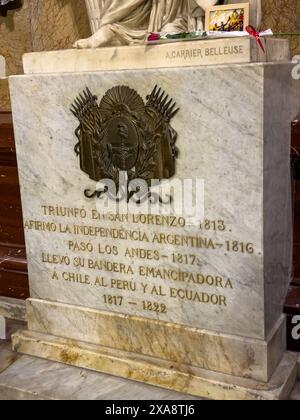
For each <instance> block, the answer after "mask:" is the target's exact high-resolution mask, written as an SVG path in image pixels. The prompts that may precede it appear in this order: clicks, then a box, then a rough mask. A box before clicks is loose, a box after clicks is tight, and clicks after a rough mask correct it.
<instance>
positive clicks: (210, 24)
mask: <svg viewBox="0 0 300 420" xmlns="http://www.w3.org/2000/svg"><path fill="white" fill-rule="evenodd" d="M249 10H250V9H249V3H235V4H228V5H224V6H213V7H209V8H208V9H206V14H205V30H206V31H207V32H214V31H219V32H221V31H222V32H232V31H245V30H246V27H247V26H248V25H249Z"/></svg>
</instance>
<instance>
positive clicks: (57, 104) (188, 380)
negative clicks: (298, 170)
mask: <svg viewBox="0 0 300 420" xmlns="http://www.w3.org/2000/svg"><path fill="white" fill-rule="evenodd" d="M132 51H133V52H132V54H133V64H132V65H133V66H134V65H135V61H134V54H135V53H134V49H133V50H132ZM76 53H77V52H76ZM54 54H55V53H54ZM74 54H75V53H74ZM81 54H85V57H86V59H87V60H88V57H89V55H90V54H91V53H90V52H85V53H84V52H82V53H81ZM93 54H94V52H93ZM50 57H51V54H50ZM33 60H36V62H37V63H38V66H42V63H43V61H42V60H43V58H42V57H41V56H40V55H37V56H35V58H34V57H33ZM39 60H41V61H39ZM66 61H67V59H66ZM111 61H112V62H113V58H112V59H111ZM129 63H130V57H128V66H129V65H130V64H129ZM49 68H50V67H49ZM34 69H37V67H36V66H35V64H34V63H33V67H32V69H31V70H32V72H31V71H30V68H28V67H27V73H28V74H25V75H24V76H16V77H11V78H10V91H11V97H12V107H13V116H14V128H15V137H16V145H17V155H18V167H19V175H20V184H21V192H22V207H23V217H24V227H25V235H26V250H27V258H28V269H29V281H30V289H31V299H30V300H28V301H27V320H28V331H26V332H21V333H18V334H16V335H15V336H14V337H13V346H14V349H15V350H16V351H18V352H20V353H24V354H27V355H31V356H37V357H41V358H46V359H50V360H54V361H59V362H63V363H66V364H70V365H75V366H80V367H85V368H89V369H92V370H96V371H101V372H105V373H110V374H113V375H117V376H122V377H124V378H130V379H134V380H137V381H142V382H146V383H149V384H153V385H157V386H160V387H165V388H169V389H174V390H176V391H180V392H184V393H189V394H193V395H196V396H201V397H205V398H212V399H213V398H214V399H235V398H236V399H285V398H288V394H289V392H290V391H291V390H292V388H293V386H294V383H295V380H296V375H297V364H296V356H294V355H291V354H288V353H286V352H285V348H286V335H285V322H284V318H283V315H282V310H283V303H284V300H285V297H286V292H287V289H288V287H289V283H290V280H291V275H292V270H291V268H292V266H291V262H292V214H291V209H292V206H291V177H290V161H289V156H290V124H291V121H292V120H293V118H294V116H295V115H296V114H297V112H298V110H299V86H298V84H297V82H296V81H295V80H293V78H292V76H291V75H292V70H293V65H292V64H291V63H288V62H283V63H259V64H254V63H253V64H237V65H218V66H206V67H205V66H202V67H201V66H194V67H188V68H169V69H163V68H160V69H156V70H145V69H143V70H128V71H96V72H95V71H90V72H85V71H82V72H77V73H66V72H64V71H62V72H59V69H57V72H56V73H51V74H34V73H35V70H34ZM29 73H32V74H29ZM156 85H158V86H159V87H160V88H161V89H162V90H163V91H165V92H166V94H168V95H170V97H172V98H173V99H174V101H175V102H176V103H177V106H178V108H180V111H178V112H177V113H176V115H173V118H172V121H171V124H172V126H166V127H165V126H164V124H165V122H164V121H169V117H168V114H167V116H166V117H167V118H165V119H164V120H163V121H162V120H159V121H160V125H161V124H163V127H165V128H166V130H165V131H161V132H159V133H157V135H155V136H154V134H155V132H153V131H152V130H154V129H152V128H151V127H152V124H149V121H150V120H149V118H150V117H151V115H153V113H154V115H157V114H156V111H157V110H159V112H163V110H164V107H165V105H166V100H165V102H164V103H162V102H163V99H162V98H163V97H162V96H161V93H160V99H159V98H157V99H156V100H154V105H155V106H154V107H152V105H151V103H152V102H151V101H150V102H149V104H148V105H147V109H146V111H145V108H144V103H143V101H146V100H150V99H151V95H150V94H151V92H152V90H153V88H154V87H155V86H156ZM86 88H89V90H90V92H92V95H95V96H97V97H98V99H97V101H98V102H97V105H96V108H97V109H99V113H100V115H99V113H98V110H97V109H96V110H95V108H93V109H94V114H93V117H91V119H90V121H92V129H93V127H94V126H95V127H97V129H98V131H96V133H95V134H94V137H95V138H94V137H93V138H92V139H91V138H90V135H89V131H88V130H87V132H86V133H85V134H86V135H85V136H83V138H81V140H82V143H81V146H82V150H84V151H86V149H85V147H84V145H86V148H87V146H89V148H90V149H88V148H87V150H90V151H91V153H90V154H89V152H87V153H86V154H85V153H83V155H84V156H82V158H83V159H82V161H80V159H79V156H78V155H77V154H76V151H77V152H79V151H80V150H78V146H76V143H77V142H78V139H77V138H76V134H75V133H77V135H78V133H79V131H78V124H79V121H77V118H75V117H74V115H73V114H72V112H71V110H70V108H71V106H72V104H73V103H74V101H75V99H76V98H77V97H78V95H79V94H80V93H82V92H83V91H84V90H85V89H86ZM128 88H129V90H128ZM133 90H135V92H136V93H134V92H133ZM124 91H125V93H126V94H125V95H124ZM137 95H138V96H137ZM149 95H150V96H149ZM86 98H87V96H86V97H85V98H84V97H83V96H82V97H81V99H79V102H77V106H81V105H82V104H83V102H84V101H85V99H86ZM146 98H148V99H146ZM90 100H95V98H94V96H92V97H91V96H89V101H90ZM99 102H100V103H101V105H100V107H99V105H98V103H99ZM89 106H93V105H92V104H91V103H90V104H89V105H88V106H85V107H83V112H84V113H85V112H86V110H87V109H89V108H88V107H89ZM145 106H146V105H145ZM155 107H156V108H155ZM173 110H174V108H173ZM129 111H130V113H131V114H130V115H131V118H132V121H133V122H134V121H135V118H138V120H137V121H138V122H137V127H138V128H137V130H138V131H137V133H140V130H142V133H144V134H142V135H141V136H140V135H139V139H138V147H137V148H136V147H133V146H132V144H131V143H130V144H129V146H128V144H127V143H126V144H127V146H126V145H125V146H126V149H125V151H126V150H127V149H128V150H131V153H134V151H135V150H138V153H139V155H138V156H139V157H138V158H137V159H142V158H143V162H144V161H146V160H147V162H148V164H149V163H150V162H151V161H154V163H156V162H157V164H162V166H163V162H164V159H166V162H167V165H166V166H163V168H164V169H165V168H171V166H170V163H171V157H170V155H169V154H170V150H171V151H172V152H174V153H173V155H172V156H173V157H174V155H175V154H176V153H175V149H174V148H172V147H173V146H174V144H172V142H170V138H171V139H172V141H173V142H174V141H175V143H176V147H177V148H178V150H179V153H178V159H176V162H175V166H176V168H175V176H174V177H173V178H175V179H176V180H177V181H179V182H184V181H185V180H189V179H192V180H193V181H195V180H203V183H204V196H205V198H204V203H203V207H204V209H203V211H204V218H203V217H202V216H203V215H202V216H201V217H199V219H197V217H195V218H193V219H191V218H189V217H188V209H187V208H185V209H184V210H182V213H180V216H181V218H180V219H179V218H178V216H179V215H175V214H174V212H173V210H172V209H169V210H170V219H163V220H161V219H159V218H156V217H152V218H148V217H147V216H149V214H148V213H145V214H144V215H141V218H138V219H136V217H133V211H132V210H131V211H127V212H125V213H122V214H115V213H114V212H113V213H112V214H111V213H110V214H108V213H107V211H106V209H105V205H104V203H103V201H101V200H100V199H99V197H97V194H96V195H92V197H91V196H89V195H86V194H85V191H87V190H90V191H95V190H96V188H97V182H96V181H94V179H92V178H90V177H89V176H88V174H87V173H86V172H87V168H86V166H85V164H87V166H88V167H89V169H90V168H91V166H92V164H94V163H95V165H96V164H97V165H100V166H101V164H105V162H106V165H107V172H105V173H108V175H109V174H110V173H111V172H110V168H111V166H110V165H111V164H110V163H109V162H115V158H116V159H117V157H118V156H119V155H118V153H120V152H122V153H123V152H124V144H123V143H122V144H121V146H120V144H119V143H118V141H117V140H118V139H119V137H118V136H121V134H122V133H119V132H118V131H114V130H111V129H109V130H106V131H105V130H104V129H103V124H105V121H107V120H106V118H108V119H109V118H113V120H112V121H113V122H115V124H119V123H120V120H118V119H117V120H115V119H114V118H116V117H115V115H117V116H118V117H117V118H119V117H120V115H119V114H118V113H121V116H122V115H123V113H125V115H127V114H126V113H128V112H129ZM133 111H134V112H133ZM102 114H103V115H102ZM140 115H141V116H140ZM123 117H124V115H123ZM116 121H117V122H116ZM122 121H123V124H125V128H126V127H127V131H128V133H130V135H132V137H130V138H134V135H133V134H132V133H135V131H133V130H134V128H133V127H131V125H130V121H131V120H130V119H129V120H128V118H127V117H124V120H122ZM124 121H125V122H124ZM128 121H129V122H128ZM150 122H151V121H150ZM126 124H127V125H128V126H127V125H126ZM119 125H120V124H119ZM160 125H159V126H158V127H160ZM87 126H88V129H89V130H90V129H91V126H90V124H89V122H88V123H87ZM114 127H115V125H112V126H111V127H110V128H114ZM134 127H135V126H134ZM149 127H150V128H149ZM119 128H120V127H119ZM103 133H104V134H103ZM114 133H115V134H114ZM165 133H167V134H168V136H165ZM175 133H177V136H176V135H174V134H175ZM102 134H103V135H105V136H106V137H105V139H106V140H105V141H103V140H102V137H101V136H102ZM125 134H126V130H125ZM143 136H144V137H147V138H149V137H150V138H151V139H153V142H154V141H155V142H156V144H155V146H156V147H155V148H154V147H152V148H150V147H149V148H148V149H147V145H146V146H145V144H144V143H143V141H144V140H143V138H144V137H143ZM115 137H116V138H115ZM107 138H108V140H107ZM128 138H129V134H128ZM84 141H86V143H84ZM108 141H109V142H111V143H109V142H108ZM101 142H102V143H101ZM95 144H96V146H95ZM99 144H100V146H103V147H104V146H107V147H106V148H105V150H107V153H109V159H111V160H110V161H109V162H107V159H106V160H105V158H103V156H104V155H105V153H106V152H101V153H102V154H100V155H99V154H98V153H97V150H94V148H97V147H99ZM119 146H120V147H119ZM120 148H121V150H120ZM115 150H117V151H116V152H115ZM145 150H149V151H150V152H151V155H149V156H148V158H147V159H146V158H145V157H143V156H144V155H143V154H144V153H145ZM93 152H95V153H93ZM111 153H112V155H111ZM115 153H116V154H115ZM128 153H129V152H128ZM86 156H88V157H89V160H88V161H86V159H84V158H86ZM99 156H100V157H99ZM101 156H102V158H101ZM167 158H168V159H167ZM97 159H98V160H99V161H98V160H97ZM117 161H118V162H119V160H118V159H117ZM124 162H125V163H126V153H125V157H124ZM117 164H118V163H117ZM138 164H139V163H138V161H137V164H136V166H138ZM171 169H172V168H171ZM164 173H165V172H164ZM169 175H170V174H169ZM145 176H146V175H145ZM177 185H178V183H177ZM202 192H203V191H198V190H197V191H194V192H193V195H192V197H193V198H194V199H197V200H198V199H199V200H198V203H199V202H200V201H201V200H200V198H201V197H202V198H203V195H202ZM191 201H194V200H191ZM163 205H164V206H166V205H167V203H163ZM200 207H201V205H200V204H199V208H200ZM197 209H198V208H197ZM135 210H137V209H135ZM152 216H153V215H152ZM200 219H201V220H200ZM203 219H204V220H203Z"/></svg>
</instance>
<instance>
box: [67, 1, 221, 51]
mask: <svg viewBox="0 0 300 420" xmlns="http://www.w3.org/2000/svg"><path fill="white" fill-rule="evenodd" d="M189 1H190V0H96V1H95V0H85V2H86V6H87V10H88V14H89V19H90V22H91V28H92V31H93V35H92V36H91V37H90V38H87V39H83V40H79V41H77V42H76V43H75V45H74V47H76V48H98V47H105V46H109V45H131V44H139V43H142V42H144V41H145V37H146V34H147V33H150V32H161V31H164V32H180V31H187V30H188V7H189ZM195 1H196V2H197V5H198V6H200V7H202V8H203V9H205V8H206V7H208V6H212V5H214V4H216V3H217V2H218V0H195Z"/></svg>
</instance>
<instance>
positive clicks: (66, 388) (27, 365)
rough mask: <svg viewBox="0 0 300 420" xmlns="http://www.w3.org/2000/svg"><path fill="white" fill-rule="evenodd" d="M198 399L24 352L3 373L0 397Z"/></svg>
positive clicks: (5, 398)
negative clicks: (35, 356) (39, 357)
mask: <svg viewBox="0 0 300 420" xmlns="http://www.w3.org/2000/svg"><path fill="white" fill-rule="evenodd" d="M111 399H112V400H119V401H120V400H137V401H141V400H197V399H198V398H195V397H191V396H189V395H185V394H180V393H177V392H174V391H168V390H165V389H161V388H157V387H153V386H149V385H144V384H141V383H137V382H133V381H130V380H126V379H120V378H117V377H113V376H109V375H104V374H99V373H96V372H92V371H88V370H85V369H79V368H75V367H72V366H66V365H63V364H59V363H54V362H50V361H47V360H41V359H37V358H33V357H28V356H22V357H20V358H19V359H18V360H17V361H16V362H15V363H13V364H12V365H11V366H10V367H8V368H7V369H6V370H5V371H4V372H2V373H1V374H0V400H1V401H3V400H111Z"/></svg>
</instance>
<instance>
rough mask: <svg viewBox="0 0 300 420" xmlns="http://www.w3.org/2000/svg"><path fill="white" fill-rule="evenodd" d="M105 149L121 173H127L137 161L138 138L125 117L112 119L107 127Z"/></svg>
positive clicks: (132, 126)
mask: <svg viewBox="0 0 300 420" xmlns="http://www.w3.org/2000/svg"><path fill="white" fill-rule="evenodd" d="M106 141H107V147H108V150H109V153H110V157H111V160H112V162H113V164H114V165H115V166H116V167H117V168H119V169H120V170H121V171H129V170H130V169H132V168H133V167H134V166H135V164H136V161H137V158H138V152H139V138H138V133H137V130H136V128H135V126H134V124H133V122H132V121H130V119H129V118H127V117H125V116H117V117H114V118H112V120H111V121H110V123H109V125H108V127H107V138H106Z"/></svg>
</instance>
